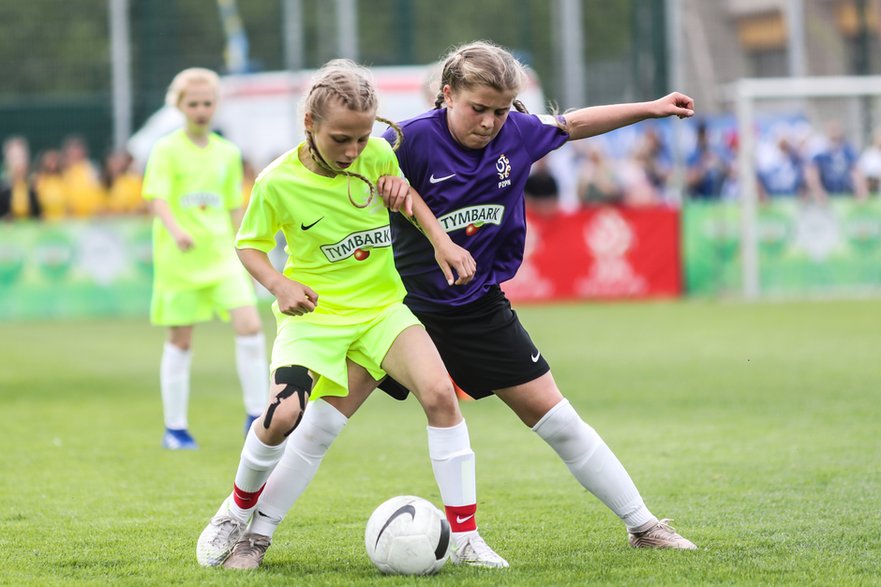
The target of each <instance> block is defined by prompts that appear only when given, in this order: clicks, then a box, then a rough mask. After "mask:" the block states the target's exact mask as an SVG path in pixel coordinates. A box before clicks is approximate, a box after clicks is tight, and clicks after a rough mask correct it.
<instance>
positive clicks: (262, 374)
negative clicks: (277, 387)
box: [236, 332, 269, 416]
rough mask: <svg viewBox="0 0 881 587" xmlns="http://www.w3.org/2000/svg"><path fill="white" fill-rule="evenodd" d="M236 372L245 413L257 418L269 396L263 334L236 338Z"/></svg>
mask: <svg viewBox="0 0 881 587" xmlns="http://www.w3.org/2000/svg"><path fill="white" fill-rule="evenodd" d="M236 370H237V371H238V372H239V382H240V383H241V384H242V395H243V396H244V400H245V411H246V412H247V413H248V414H249V415H251V416H259V415H260V414H261V413H262V412H263V408H264V407H265V406H266V398H267V396H268V395H269V365H268V363H267V362H266V340H265V339H264V338H263V333H262V332H260V333H257V334H253V335H251V336H237V337H236Z"/></svg>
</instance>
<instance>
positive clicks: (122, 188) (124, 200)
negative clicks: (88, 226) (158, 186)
mask: <svg viewBox="0 0 881 587" xmlns="http://www.w3.org/2000/svg"><path fill="white" fill-rule="evenodd" d="M132 162H133V159H132V156H131V155H130V154H129V153H128V152H126V151H112V152H110V153H108V154H107V157H105V158H104V170H103V171H104V173H103V176H102V179H103V182H104V189H105V190H106V192H107V211H108V212H111V213H113V214H144V213H146V212H147V203H146V202H145V201H144V199H143V198H142V197H141V176H140V175H139V174H138V173H136V172H135V171H134V170H133V169H132Z"/></svg>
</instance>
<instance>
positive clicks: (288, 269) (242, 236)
mask: <svg viewBox="0 0 881 587" xmlns="http://www.w3.org/2000/svg"><path fill="white" fill-rule="evenodd" d="M304 145H305V143H301V145H300V146H298V147H297V148H296V149H293V150H291V151H289V152H287V153H285V154H284V155H282V156H281V157H279V158H278V159H276V160H275V161H274V162H273V163H271V164H270V165H269V166H268V167H267V168H266V169H265V170H263V172H262V173H261V174H260V176H259V177H258V178H257V181H256V183H255V184H254V189H253V191H252V193H251V200H250V202H249V204H248V209H247V211H246V212H245V217H244V219H243V220H242V226H241V228H240V229H239V234H238V237H237V238H236V247H238V248H239V249H257V250H260V251H264V252H269V251H270V250H271V249H272V248H273V247H275V235H276V233H277V232H278V231H279V230H280V231H282V232H283V233H284V237H285V239H286V241H287V246H286V247H285V251H286V252H287V254H288V259H287V262H286V264H285V268H284V274H285V276H286V277H287V278H289V279H292V280H294V281H297V282H299V283H302V284H304V285H308V286H309V287H311V288H312V289H313V290H315V291H316V292H317V293H318V296H319V298H318V307H317V308H316V309H315V311H314V312H312V313H310V314H307V315H306V316H303V317H301V318H298V319H305V320H309V321H314V322H318V323H336V324H345V323H354V322H359V321H361V320H364V319H365V317H366V316H372V315H373V314H375V313H376V312H378V311H379V310H381V309H382V308H384V307H386V306H388V305H389V304H392V303H395V302H399V301H401V300H402V299H403V298H404V294H405V290H404V286H403V283H402V282H401V278H400V277H399V276H398V273H397V271H396V270H395V264H394V258H393V256H392V247H391V244H392V243H391V237H390V235H389V215H388V210H386V208H385V207H384V206H383V204H382V199H381V198H379V197H378V196H377V197H375V198H374V200H373V202H372V203H371V204H370V205H369V206H368V207H366V208H356V207H355V206H353V205H352V203H351V202H350V201H349V197H348V195H347V194H348V190H351V194H352V199H353V200H354V201H355V202H358V203H361V202H365V201H366V200H367V198H368V195H369V193H370V192H369V188H368V187H367V184H365V183H364V182H363V181H361V180H360V179H358V178H355V177H347V176H344V175H338V176H336V177H333V178H331V177H324V176H321V175H318V174H316V173H314V172H312V171H310V170H309V169H307V168H306V167H305V166H304V165H303V164H302V163H301V162H300V160H299V158H298V156H297V152H298V150H299V149H300V148H301V147H304ZM304 148H305V147H304ZM350 171H352V172H354V173H359V174H361V175H363V176H364V177H366V178H368V179H370V181H371V182H373V183H374V185H375V183H376V181H377V179H379V177H381V176H383V175H392V176H400V175H401V170H400V168H399V167H398V161H397V158H396V157H395V154H394V152H393V151H392V149H391V147H390V146H389V144H388V143H387V142H386V141H384V140H383V139H380V138H370V140H369V141H368V143H367V146H366V147H365V148H364V150H363V151H362V152H361V155H360V156H359V157H358V158H357V159H356V160H355V161H354V163H353V164H352V167H351V168H350Z"/></svg>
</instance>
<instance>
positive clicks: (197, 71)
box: [165, 67, 220, 107]
mask: <svg viewBox="0 0 881 587" xmlns="http://www.w3.org/2000/svg"><path fill="white" fill-rule="evenodd" d="M192 84H208V85H210V86H211V88H212V89H213V90H214V95H215V96H217V95H218V94H219V93H220V92H219V90H220V77H219V76H218V75H217V74H216V73H215V72H213V71H211V70H210V69H205V68H204V67H190V68H189V69H185V70H183V71H181V72H180V73H178V74H177V75H176V76H174V79H173V80H171V84H170V85H169V86H168V91H167V92H166V93H165V103H166V104H168V105H169V106H175V107H177V106H178V105H180V102H181V100H183V97H184V94H185V93H186V91H187V88H189V87H190V85H192Z"/></svg>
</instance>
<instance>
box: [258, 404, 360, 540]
mask: <svg viewBox="0 0 881 587" xmlns="http://www.w3.org/2000/svg"><path fill="white" fill-rule="evenodd" d="M346 422H348V418H346V417H345V416H344V415H343V414H341V413H340V412H339V411H338V410H337V409H336V408H334V407H333V406H332V405H330V404H329V403H327V402H326V401H324V400H320V399H318V400H315V401H313V402H310V403H309V405H308V407H307V408H306V411H305V412H304V414H303V420H302V421H301V422H300V425H299V426H297V429H296V430H294V432H293V433H292V434H291V435H290V436H289V437H288V443H287V448H285V451H284V455H282V457H281V461H279V463H278V465H277V466H276V467H275V470H274V471H273V472H272V475H270V476H269V480H268V481H267V482H266V489H265V490H264V491H263V494H262V495H261V496H260V506H259V507H258V509H257V515H255V516H254V519H253V521H252V522H251V526H250V528H249V530H248V531H249V532H251V533H252V534H262V535H263V536H269V537H270V538H271V537H272V535H273V534H274V533H275V529H276V528H278V525H279V524H280V523H281V521H282V520H283V519H284V517H285V516H286V515H287V513H288V511H289V510H290V509H291V508H292V507H293V506H294V503H295V502H296V501H297V499H298V498H299V497H300V495H302V493H303V492H304V491H305V490H306V487H308V486H309V483H310V482H311V481H312V478H313V477H314V476H315V472H316V471H318V466H319V465H321V461H322V459H323V458H324V455H326V454H327V450H328V449H329V448H330V445H331V444H332V443H333V441H334V439H335V438H336V437H337V436H339V434H340V432H342V431H343V428H345V426H346Z"/></svg>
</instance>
